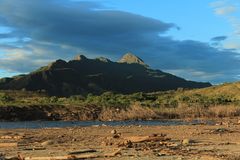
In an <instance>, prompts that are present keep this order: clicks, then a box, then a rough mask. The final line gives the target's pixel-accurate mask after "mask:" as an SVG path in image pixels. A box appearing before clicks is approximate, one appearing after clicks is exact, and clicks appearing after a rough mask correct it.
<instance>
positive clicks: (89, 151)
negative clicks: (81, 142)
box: [68, 149, 97, 155]
mask: <svg viewBox="0 0 240 160" xmlns="http://www.w3.org/2000/svg"><path fill="white" fill-rule="evenodd" d="M93 152H97V150H95V149H85V150H79V151H73V152H69V153H68V154H69V155H73V154H83V153H93Z"/></svg>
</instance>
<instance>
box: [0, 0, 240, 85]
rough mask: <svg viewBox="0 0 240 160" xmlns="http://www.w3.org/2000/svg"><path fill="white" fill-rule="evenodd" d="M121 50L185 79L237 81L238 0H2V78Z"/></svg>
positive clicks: (239, 50) (115, 56) (239, 45)
mask: <svg viewBox="0 0 240 160" xmlns="http://www.w3.org/2000/svg"><path fill="white" fill-rule="evenodd" d="M127 52H132V53H133V54H135V55H137V56H139V57H140V58H142V59H143V60H144V61H145V63H147V64H148V65H150V66H151V67H152V68H154V69H160V70H162V71H165V72H169V73H172V74H174V75H177V76H181V77H183V78H185V79H188V80H194V81H203V82H211V83H213V84H220V83H224V82H234V81H240V0H181V1H180V0H141V1H139V0H84V1H83V0H21V1H19V0H1V1H0V78H1V77H8V76H14V75H17V74H23V73H28V72H31V71H33V70H35V69H37V68H39V67H41V66H44V65H47V64H48V63H50V62H51V61H54V60H56V59H64V60H70V59H73V57H74V56H75V55H77V54H84V55H85V56H87V57H89V58H95V57H100V56H103V57H108V58H109V59H111V60H113V61H117V60H118V59H119V58H120V57H121V56H122V55H123V54H125V53H127Z"/></svg>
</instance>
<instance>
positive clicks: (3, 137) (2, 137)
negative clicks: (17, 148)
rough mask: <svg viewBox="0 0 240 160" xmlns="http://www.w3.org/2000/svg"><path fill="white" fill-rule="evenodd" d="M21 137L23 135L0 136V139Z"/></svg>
mask: <svg viewBox="0 0 240 160" xmlns="http://www.w3.org/2000/svg"><path fill="white" fill-rule="evenodd" d="M22 138H23V136H8V135H7V136H0V139H16V140H18V139H22Z"/></svg>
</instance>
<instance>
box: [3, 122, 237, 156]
mask: <svg viewBox="0 0 240 160" xmlns="http://www.w3.org/2000/svg"><path fill="white" fill-rule="evenodd" d="M239 129H240V124H239V123H238V120H237V119H225V120H218V122H217V123H216V125H206V124H202V125H185V126H184V125H183V126H117V127H110V126H91V127H77V128H51V129H9V130H6V129H2V130H0V154H2V155H3V156H2V157H6V158H10V157H16V156H17V155H18V156H19V159H21V158H22V159H23V157H25V158H26V157H27V158H28V159H31V157H32V158H35V159H38V157H43V158H44V157H45V159H47V158H48V157H52V159H54V157H56V156H63V157H66V156H67V157H69V156H70V155H72V158H73V157H74V156H76V157H81V156H82V157H84V156H86V157H88V156H89V157H90V158H91V157H92V158H95V159H113V160H115V159H119V160H127V159H146V160H147V159H160V160H161V159H162V160H171V159H173V160H175V159H177V160H185V159H191V160H195V159H196V160H198V159H202V160H215V159H223V160H238V159H240V130H239ZM90 149H91V150H90ZM71 152H75V153H72V154H71ZM82 152H86V153H82ZM27 158H26V159H27ZM90 158H89V159H90ZM0 159H1V158H0ZM2 159H3V158H2ZM39 159H40V158H39ZM49 159H50V158H49Z"/></svg>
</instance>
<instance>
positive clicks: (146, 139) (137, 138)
mask: <svg viewBox="0 0 240 160" xmlns="http://www.w3.org/2000/svg"><path fill="white" fill-rule="evenodd" d="M124 139H125V140H127V141H131V142H132V143H141V142H153V141H154V142H156V141H165V140H169V138H165V137H164V136H131V137H125V138H124Z"/></svg>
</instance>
